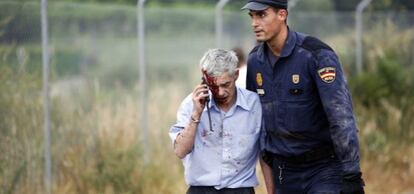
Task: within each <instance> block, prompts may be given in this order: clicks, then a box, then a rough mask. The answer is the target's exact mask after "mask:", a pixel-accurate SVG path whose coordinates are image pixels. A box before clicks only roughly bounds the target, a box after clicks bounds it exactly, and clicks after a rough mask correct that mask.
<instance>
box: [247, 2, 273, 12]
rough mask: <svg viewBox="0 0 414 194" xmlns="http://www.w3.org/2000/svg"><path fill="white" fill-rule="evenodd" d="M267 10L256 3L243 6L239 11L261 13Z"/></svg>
mask: <svg viewBox="0 0 414 194" xmlns="http://www.w3.org/2000/svg"><path fill="white" fill-rule="evenodd" d="M267 8H269V6H268V5H265V4H261V3H257V2H249V3H247V4H246V5H245V6H243V7H242V8H241V10H246V9H248V10H253V11H263V10H265V9H267Z"/></svg>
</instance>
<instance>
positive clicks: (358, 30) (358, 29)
mask: <svg viewBox="0 0 414 194" xmlns="http://www.w3.org/2000/svg"><path fill="white" fill-rule="evenodd" d="M370 3H371V0H362V1H361V2H359V3H358V5H357V7H356V10H355V42H356V49H355V57H356V68H357V74H360V73H361V72H362V63H363V61H362V55H363V51H362V33H363V24H362V12H363V11H364V9H365V8H366V7H367V6H368V5H369V4H370Z"/></svg>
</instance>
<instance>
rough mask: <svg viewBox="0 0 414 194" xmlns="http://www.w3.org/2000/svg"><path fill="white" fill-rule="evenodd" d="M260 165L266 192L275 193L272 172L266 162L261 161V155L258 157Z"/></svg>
mask: <svg viewBox="0 0 414 194" xmlns="http://www.w3.org/2000/svg"><path fill="white" fill-rule="evenodd" d="M260 167H261V168H262V173H263V178H264V181H265V184H266V190H267V193H268V194H274V193H275V186H274V184H273V174H272V169H271V168H270V166H269V165H267V164H266V162H264V161H263V159H262V157H260Z"/></svg>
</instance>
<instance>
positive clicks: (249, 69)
mask: <svg viewBox="0 0 414 194" xmlns="http://www.w3.org/2000/svg"><path fill="white" fill-rule="evenodd" d="M249 56H250V55H249ZM251 60H252V59H251V58H250V57H249V59H248V61H247V73H246V89H247V90H250V91H252V92H256V89H255V88H254V80H253V79H252V67H253V63H252V62H251Z"/></svg>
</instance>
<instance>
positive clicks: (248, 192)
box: [187, 186, 254, 194]
mask: <svg viewBox="0 0 414 194" xmlns="http://www.w3.org/2000/svg"><path fill="white" fill-rule="evenodd" d="M187 194H254V188H253V187H246V188H234V189H233V188H224V189H220V190H217V189H215V188H214V187H205V186H190V188H188V190H187Z"/></svg>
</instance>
